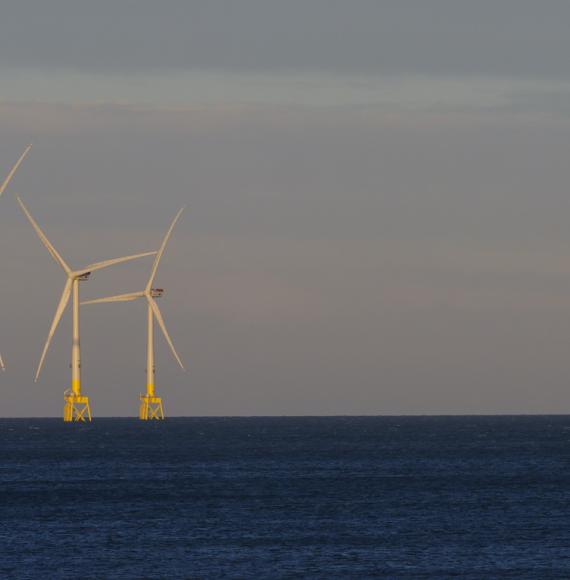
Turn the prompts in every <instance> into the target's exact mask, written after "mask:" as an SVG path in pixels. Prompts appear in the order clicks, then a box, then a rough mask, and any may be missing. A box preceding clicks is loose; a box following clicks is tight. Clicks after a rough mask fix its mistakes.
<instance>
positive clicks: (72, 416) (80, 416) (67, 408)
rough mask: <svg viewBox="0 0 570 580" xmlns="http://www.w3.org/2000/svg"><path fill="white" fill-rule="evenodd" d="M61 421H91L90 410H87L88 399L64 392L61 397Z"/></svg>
mask: <svg viewBox="0 0 570 580" xmlns="http://www.w3.org/2000/svg"><path fill="white" fill-rule="evenodd" d="M63 400H64V405H63V420H64V421H65V422H67V423H70V422H73V421H81V422H83V423H85V422H86V421H91V409H90V408H89V397H86V396H84V395H77V394H75V393H73V392H70V391H69V390H68V391H65V393H64V395H63Z"/></svg>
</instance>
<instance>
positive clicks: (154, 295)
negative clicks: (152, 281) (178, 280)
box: [150, 288, 164, 298]
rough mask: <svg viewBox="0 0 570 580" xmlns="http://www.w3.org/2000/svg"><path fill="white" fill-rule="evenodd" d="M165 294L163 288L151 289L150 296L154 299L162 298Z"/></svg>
mask: <svg viewBox="0 0 570 580" xmlns="http://www.w3.org/2000/svg"><path fill="white" fill-rule="evenodd" d="M163 294H164V289H163V288H151V289H150V295H151V297H152V298H160V297H161V296H162V295H163Z"/></svg>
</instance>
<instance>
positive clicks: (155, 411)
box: [81, 208, 185, 421]
mask: <svg viewBox="0 0 570 580" xmlns="http://www.w3.org/2000/svg"><path fill="white" fill-rule="evenodd" d="M183 211H184V208H182V209H180V210H178V213H177V214H176V216H175V217H174V219H173V220H172V223H171V224H170V228H168V232H166V235H165V236H164V239H163V240H162V244H161V246H160V249H159V250H158V252H157V254H156V257H155V259H154V264H153V265H152V270H151V273H150V278H149V279H148V282H147V284H146V286H145V288H144V290H142V291H140V292H132V293H130V294H119V295H118V296H108V297H106V298H97V299H96V300H87V301H86V302H82V303H81V304H97V303H101V302H130V301H131V300H137V299H138V298H144V299H146V302H147V351H146V353H147V356H146V394H144V395H140V397H139V398H140V405H139V419H142V420H143V421H148V420H151V419H164V410H163V408H162V399H161V397H157V396H156V393H155V385H154V376H155V366H154V319H155V318H156V321H157V322H158V325H159V326H160V329H161V330H162V333H163V334H164V338H165V339H166V342H167V343H168V346H169V347H170V350H171V351H172V354H173V355H174V358H175V359H176V361H177V362H178V364H179V365H180V367H181V368H182V370H185V369H184V365H183V364H182V361H181V360H180V357H179V356H178V353H177V352H176V349H175V348H174V344H172V340H171V339H170V336H169V334H168V331H167V330H166V326H165V324H164V320H163V318H162V314H161V313H160V310H159V308H158V304H157V303H156V301H155V298H159V297H160V296H162V294H163V293H164V290H163V289H162V288H153V287H152V283H153V282H154V278H155V276H156V271H157V269H158V263H159V262H160V259H161V258H162V254H163V253H164V248H166V244H167V242H168V240H169V238H170V235H171V234H172V230H173V229H174V226H175V225H176V222H177V221H178V218H179V217H180V214H181V213H182V212H183Z"/></svg>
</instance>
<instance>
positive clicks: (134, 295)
mask: <svg viewBox="0 0 570 580" xmlns="http://www.w3.org/2000/svg"><path fill="white" fill-rule="evenodd" d="M137 298H144V292H131V293H130V294H118V295H116V296H106V297H105V298H96V299H95V300H86V301H85V302H81V305H83V304H101V303H103V302H129V301H130V300H136V299H137Z"/></svg>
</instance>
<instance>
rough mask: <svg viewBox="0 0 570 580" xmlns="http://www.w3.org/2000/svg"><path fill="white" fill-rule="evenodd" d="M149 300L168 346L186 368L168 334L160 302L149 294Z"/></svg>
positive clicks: (179, 362)
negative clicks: (159, 306) (159, 307)
mask: <svg viewBox="0 0 570 580" xmlns="http://www.w3.org/2000/svg"><path fill="white" fill-rule="evenodd" d="M147 300H148V303H149V304H150V307H151V308H152V311H153V312H154V316H155V318H156V320H157V321H158V325H159V326H160V329H161V330H162V334H164V338H166V342H167V343H168V346H169V347H170V350H171V351H172V354H173V355H174V358H175V359H176V360H177V361H178V364H179V365H180V368H181V369H182V370H183V371H184V370H186V369H185V368H184V365H183V364H182V361H181V360H180V357H179V356H178V353H177V352H176V349H175V348H174V345H173V344H172V340H171V339H170V336H169V335H168V331H167V330H166V326H165V325H164V320H163V319H162V314H161V313H160V310H159V309H158V304H157V303H156V302H155V301H154V300H153V299H152V298H150V297H149V296H147Z"/></svg>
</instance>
